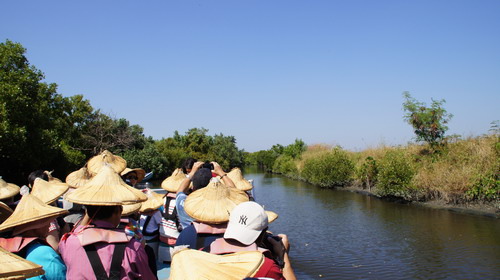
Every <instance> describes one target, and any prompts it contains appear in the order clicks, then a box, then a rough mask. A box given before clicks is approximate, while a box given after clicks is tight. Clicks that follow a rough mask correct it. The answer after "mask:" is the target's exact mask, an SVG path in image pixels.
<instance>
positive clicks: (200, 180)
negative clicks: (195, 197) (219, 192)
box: [193, 168, 212, 190]
mask: <svg viewBox="0 0 500 280" xmlns="http://www.w3.org/2000/svg"><path fill="white" fill-rule="evenodd" d="M210 179H212V171H210V169H208V168H200V169H198V171H196V173H194V175H193V187H194V190H199V189H201V188H204V187H206V186H207V185H208V183H210Z"/></svg>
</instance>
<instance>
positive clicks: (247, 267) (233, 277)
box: [170, 249, 264, 280]
mask: <svg viewBox="0 0 500 280" xmlns="http://www.w3.org/2000/svg"><path fill="white" fill-rule="evenodd" d="M263 263H264V255H263V254H262V253H261V252H258V251H246V252H237V253H232V254H225V255H215V254H210V253H207V252H204V251H200V250H193V249H183V250H180V251H177V252H176V253H175V254H174V255H173V256H172V267H171V271H170V279H184V280H194V279H213V277H214V275H217V277H216V278H217V279H221V280H238V279H244V278H247V277H251V276H254V275H255V274H256V273H257V271H259V269H260V267H261V266H262V265H263Z"/></svg>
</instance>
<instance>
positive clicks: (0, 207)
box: [0, 201, 12, 223]
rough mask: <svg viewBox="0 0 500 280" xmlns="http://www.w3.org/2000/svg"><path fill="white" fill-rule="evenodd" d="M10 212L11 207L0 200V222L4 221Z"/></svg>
mask: <svg viewBox="0 0 500 280" xmlns="http://www.w3.org/2000/svg"><path fill="white" fill-rule="evenodd" d="M10 214H12V209H10V207H9V206H8V205H7V204H5V203H3V202H1V201H0V223H1V222H3V221H5V220H6V219H7V218H8V217H9V216H10Z"/></svg>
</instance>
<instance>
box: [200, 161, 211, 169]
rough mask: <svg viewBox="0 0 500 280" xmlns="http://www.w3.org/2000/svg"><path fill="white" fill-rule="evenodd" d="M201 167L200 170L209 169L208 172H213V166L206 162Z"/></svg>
mask: <svg viewBox="0 0 500 280" xmlns="http://www.w3.org/2000/svg"><path fill="white" fill-rule="evenodd" d="M201 167H202V168H208V169H210V170H214V165H213V163H210V162H208V161H206V162H205V163H204V164H203V165H202V166H201Z"/></svg>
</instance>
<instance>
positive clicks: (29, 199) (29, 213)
mask: <svg viewBox="0 0 500 280" xmlns="http://www.w3.org/2000/svg"><path fill="white" fill-rule="evenodd" d="M68 213H69V212H68V211H67V210H64V209H61V208H57V207H53V206H50V205H47V204H45V203H43V201H41V200H40V199H38V198H37V197H36V196H34V195H32V194H26V195H23V197H22V198H21V201H20V202H19V204H18V205H17V207H16V210H14V212H13V213H12V215H10V217H9V218H7V220H5V221H4V222H3V223H2V224H1V225H0V232H1V231H4V230H7V229H10V228H13V227H16V226H19V225H24V224H27V223H30V222H34V221H38V220H42V219H45V218H52V217H53V218H55V217H57V216H60V215H63V214H68Z"/></svg>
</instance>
